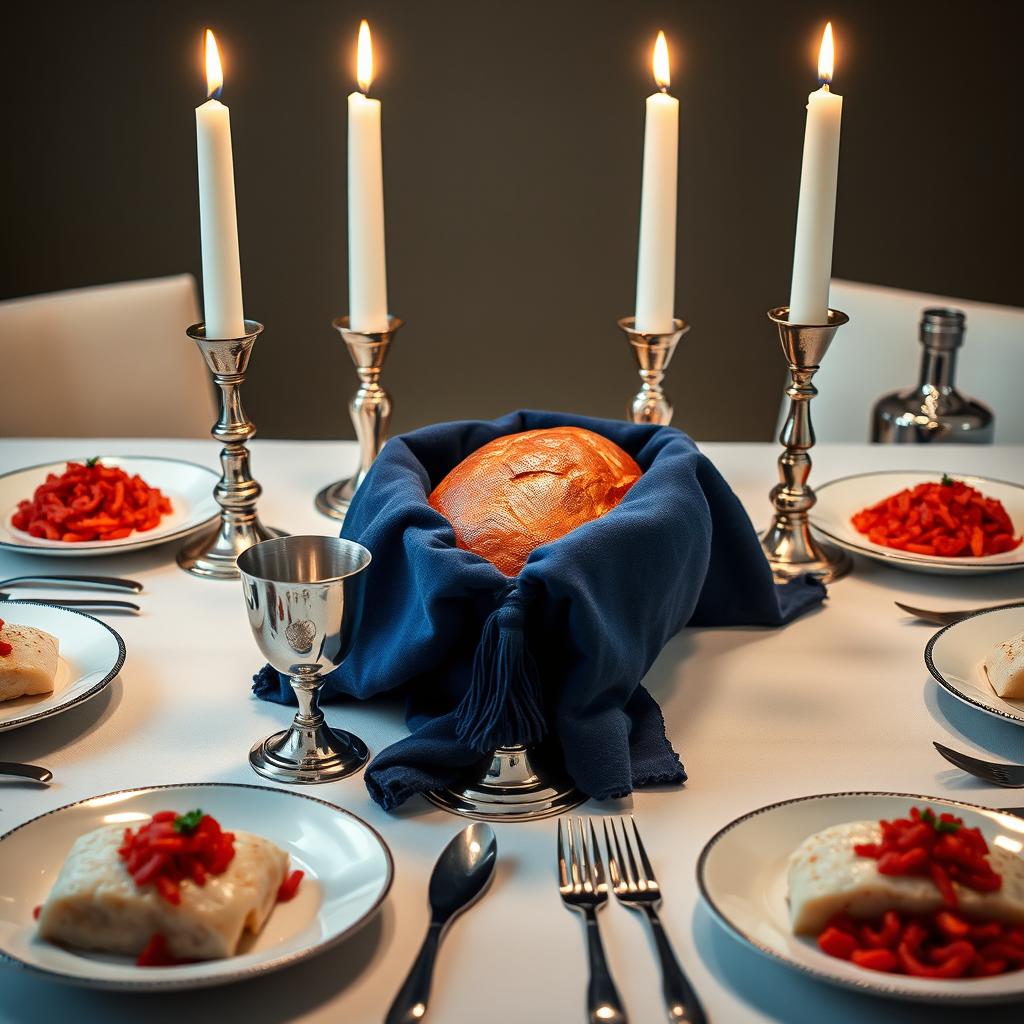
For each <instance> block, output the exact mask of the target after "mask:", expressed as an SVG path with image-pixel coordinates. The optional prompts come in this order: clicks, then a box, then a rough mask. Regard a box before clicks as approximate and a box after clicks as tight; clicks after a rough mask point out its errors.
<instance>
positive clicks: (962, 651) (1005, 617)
mask: <svg viewBox="0 0 1024 1024" xmlns="http://www.w3.org/2000/svg"><path fill="white" fill-rule="evenodd" d="M1021 630H1024V602H1021V603H1020V604H1019V605H1013V606H1012V607H1010V608H994V609H992V611H980V612H975V613H974V614H973V615H969V616H968V617H967V618H966V619H961V620H960V621H959V622H954V623H953V624H952V625H949V626H945V627H943V628H942V629H940V630H939V631H938V633H936V634H935V635H934V636H933V637H932V638H931V639H930V640H929V641H928V644H927V646H926V647H925V649H924V662H925V664H926V665H927V666H928V671H929V672H931V674H932V676H933V677H934V679H935V681H936V682H937V683H938V684H939V686H941V687H943V689H945V690H947V691H948V692H949V693H951V694H953V696H954V697H956V698H957V699H958V700H962V701H963V702H964V703H965V704H969V705H970V706H971V707H975V708H978V710H980V711H984V712H986V713H988V714H990V715H996V716H998V717H999V718H1005V719H1009V721H1011V722H1015V723H1016V724H1017V725H1024V701H1019V700H1003V698H1002V697H999V696H997V695H996V691H995V690H993V689H992V684H991V683H990V682H989V681H988V674H987V673H986V672H985V657H986V655H987V654H988V652H989V651H990V650H992V648H993V647H995V646H996V644H999V643H1002V642H1003V641H1004V640H1009V639H1010V637H1011V636H1015V635H1016V634H1017V633H1019V632H1021Z"/></svg>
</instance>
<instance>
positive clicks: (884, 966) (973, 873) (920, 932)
mask: <svg viewBox="0 0 1024 1024" xmlns="http://www.w3.org/2000/svg"><path fill="white" fill-rule="evenodd" d="M879 825H880V826H881V829H882V838H881V842H879V843H864V844H859V845H857V846H855V847H854V852H855V853H856V854H857V855H858V856H860V857H870V858H871V859H873V860H876V861H877V862H878V871H879V873H880V874H883V875H914V876H919V877H923V878H930V879H931V880H932V881H933V882H934V883H935V886H936V888H937V889H938V890H939V892H940V894H941V895H942V901H943V903H944V904H945V908H944V909H942V910H938V911H935V912H933V913H930V914H901V913H898V912H897V911H895V910H890V911H887V912H886V913H885V914H883V915H882V917H881V918H880V919H875V920H871V921H858V920H854V918H852V917H851V916H850V915H848V914H836V915H835V916H834V917H833V918H832V919H831V920H830V921H829V922H828V924H827V925H826V926H825V929H824V931H823V932H822V933H821V934H820V935H819V936H818V947H819V949H821V950H822V952H824V953H827V954H828V955H829V956H834V957H837V958H839V959H840V960H849V961H851V962H852V963H855V964H857V965H858V966H859V967H865V968H868V969H869V970H874V971H884V972H886V973H889V974H907V975H912V976H914V977H918V978H983V977H991V976H992V975H996V974H1004V973H1006V972H1008V971H1016V970H1020V968H1021V967H1024V926H1022V925H1009V924H1005V923H1004V922H1002V921H979V920H974V919H972V918H970V917H968V916H966V915H964V914H961V913H959V912H958V910H957V904H958V900H957V893H956V889H955V887H954V885H953V883H954V882H956V883H957V884H958V885H962V886H966V887H967V888H969V889H974V890H976V891H978V892H995V891H997V890H999V889H1000V888H1001V887H1002V883H1003V879H1002V876H1001V875H999V874H998V873H997V872H995V871H994V870H993V868H992V865H991V864H990V863H989V861H988V855H989V849H988V844H987V843H986V842H985V839H984V837H983V836H982V834H981V832H980V831H979V830H978V829H977V828H968V827H967V826H966V825H964V823H963V819H962V818H958V817H956V816H954V815H952V814H946V813H943V814H936V813H935V812H934V811H933V810H931V808H925V809H924V810H921V809H919V808H917V807H912V808H911V810H910V817H909V818H900V819H897V820H896V821H884V820H883V821H880V822H879Z"/></svg>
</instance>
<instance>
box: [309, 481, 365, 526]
mask: <svg viewBox="0 0 1024 1024" xmlns="http://www.w3.org/2000/svg"><path fill="white" fill-rule="evenodd" d="M355 493H356V477H354V476H350V477H349V478H348V479H347V480H338V481H336V482H335V483H333V484H328V485H327V486H326V487H325V488H324V489H323V490H322V491H321V492H320V493H319V494H318V495H317V496H316V509H317V511H318V512H322V513H323V514H324V515H325V516H330V517H331V519H339V520H342V519H344V518H345V514H346V513H347V512H348V507H349V505H350V504H351V503H352V497H353V495H354V494H355Z"/></svg>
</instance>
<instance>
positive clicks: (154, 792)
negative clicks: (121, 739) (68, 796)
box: [0, 783, 394, 990]
mask: <svg viewBox="0 0 1024 1024" xmlns="http://www.w3.org/2000/svg"><path fill="white" fill-rule="evenodd" d="M196 807H199V808H202V810H204V811H205V812H206V813H207V814H212V815H213V816H214V817H215V818H217V820H218V821H220V822H221V824H222V825H223V826H224V828H225V829H241V830H243V831H246V832H253V833H255V834H257V835H261V836H265V837H266V838H267V839H270V840H271V841H272V842H274V843H276V844H277V845H278V846H280V847H281V848H282V849H283V850H285V851H286V852H287V853H288V854H289V856H290V857H291V866H292V869H299V870H302V871H304V872H305V877H304V878H303V880H302V884H301V885H300V886H299V891H298V894H297V895H296V897H295V898H294V899H293V900H292V901H291V902H289V903H280V904H278V905H277V906H276V907H275V908H274V911H273V913H272V914H271V915H270V919H269V920H268V921H267V923H266V925H265V926H264V928H263V931H262V932H260V934H259V935H258V936H256V937H255V938H254V939H252V940H251V941H250V940H247V941H246V942H245V943H244V944H243V947H242V951H241V952H240V953H239V954H238V955H237V956H233V957H229V958H228V959H226V960H209V961H205V962H203V963H194V964H181V965H178V966H174V967H136V966H135V963H134V962H133V961H132V960H130V959H128V958H125V957H116V956H104V955H99V954H95V953H83V952H76V951H73V950H71V949H64V948H62V947H60V946H54V945H51V944H50V943H48V942H44V941H42V940H41V939H39V938H37V936H36V927H35V921H34V920H33V917H32V911H33V909H34V908H35V907H36V906H38V905H39V904H40V903H42V902H43V900H44V899H45V898H46V895H47V893H48V892H49V891H50V888H51V886H52V885H53V882H54V880H55V879H56V877H57V873H58V871H59V870H60V867H61V865H62V864H63V862H64V858H65V857H66V856H67V853H68V850H70V848H71V844H72V843H73V842H74V841H75V840H76V839H77V838H78V837H79V836H80V835H82V834H83V833H84V832H89V831H91V830H92V829H96V828H100V827H101V826H103V825H110V824H115V823H116V824H120V823H122V822H123V823H125V824H126V825H131V824H132V823H135V822H140V821H145V820H146V819H148V818H149V817H150V816H151V815H153V814H155V813H156V812H157V811H162V810H179V811H187V810H191V809H193V808H196ZM393 873H394V869H393V864H392V859H391V852H390V850H389V849H388V848H387V846H386V844H385V843H384V840H383V839H382V838H381V837H380V835H379V834H378V833H377V832H376V831H375V830H374V829H372V828H371V827H370V826H369V825H367V824H366V823H365V822H364V821H362V820H361V819H359V818H357V817H356V816H355V815H353V814H350V813H349V812H348V811H344V810H342V809H341V808H340V807H336V806H335V805H334V804H330V803H327V802H326V801H324V800H318V799H316V798H315V797H311V796H307V795H306V794H304V793H291V792H287V791H285V790H280V789H271V788H269V787H264V786H248V785H232V784H229V783H193V784H184V785H175V786H154V787H150V788H144V789H127V790H122V791H121V792H118V793H108V794H106V795H104V796H97V797H93V798H92V799H90V800H83V801H81V802H80V803H76V804H69V805H67V806H66V807H60V808H58V809H57V810H55V811H50V812H49V813H47V814H43V815H41V816H40V817H38V818H33V819H32V820H31V821H29V822H27V823H26V824H24V825H21V826H20V827H18V828H16V829H12V830H11V831H10V832H8V833H7V834H6V835H5V836H3V837H0V878H3V879H4V886H3V890H4V893H5V896H4V899H2V900H0V956H2V957H3V958H5V959H7V960H9V961H11V962H12V963H14V964H16V965H18V966H20V967H23V968H25V969H27V970H30V971H32V972H33V973H36V974H41V975H44V976H45V977H47V978H51V979H53V980H55V981H63V982H69V983H71V984H75V985H84V986H87V987H89V988H107V989H134V990H160V989H172V988H201V987H204V986H210V985H221V984H224V983H226V982H233V981H242V980H244V979H246V978H249V977H252V976H254V975H257V974H262V973H264V972H266V971H272V970H276V969H278V968H281V967H285V966H287V965H289V964H293V963H297V962H299V961H300V960H305V959H306V958H308V957H310V956H313V955H314V954H315V953H319V952H322V951H323V950H325V949H328V948H330V947H331V946H333V945H335V944H336V943H338V942H340V941H341V940H342V939H344V938H346V937H347V936H349V935H351V934H352V933H353V932H355V931H356V929H358V928H359V927H360V926H361V925H363V924H365V923H366V922H367V921H368V920H369V919H370V918H371V917H372V916H373V914H374V913H375V912H376V911H377V910H378V909H379V907H380V906H381V904H382V903H383V901H384V898H385V896H387V893H388V890H389V889H390V887H391V880H392V876H393Z"/></svg>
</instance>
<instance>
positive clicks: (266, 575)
mask: <svg viewBox="0 0 1024 1024" xmlns="http://www.w3.org/2000/svg"><path fill="white" fill-rule="evenodd" d="M369 564H370V552H369V551H367V550H366V548H364V547H363V546H362V545H360V544H356V543H354V542H353V541H350V540H341V539H340V538H338V537H281V538H278V539H276V540H268V541H264V542H263V543H261V544H255V545H253V546H252V547H251V548H249V549H248V550H247V551H244V552H243V553H242V554H241V555H239V557H238V568H239V570H240V571H241V574H242V591H243V593H244V595H245V606H246V609H247V611H248V613H249V625H250V627H251V628H252V632H253V636H254V637H255V638H256V643H257V644H258V646H259V649H260V650H261V651H262V652H263V656H264V657H265V658H266V659H267V661H269V662H270V664H271V666H272V667H273V668H275V669H277V671H278V672H283V673H284V674H285V675H287V676H288V677H289V679H290V682H291V685H292V689H293V690H294V691H295V696H296V697H297V698H298V702H299V710H298V712H297V713H296V715H295V720H294V721H293V722H292V724H291V726H290V728H288V729H286V730H285V731H284V732H279V733H275V734H274V735H273V736H269V737H267V739H265V740H260V741H258V742H257V743H256V744H255V745H254V746H253V748H252V749H251V750H250V751H249V764H250V765H251V766H252V768H253V770H254V771H255V772H257V773H258V774H259V775H263V776H266V778H268V779H274V780H276V781H277V782H290V783H316V782H333V781H335V780H336V779H343V778H344V777H345V776H346V775H351V774H352V773H353V772H355V771H358V770H359V769H360V768H362V767H363V765H364V764H366V759H367V757H368V756H369V751H368V750H367V747H366V744H365V743H364V742H363V741H362V740H361V739H359V737H358V736H353V735H352V733H349V732H345V731H343V730H335V729H332V728H331V727H330V726H329V725H328V724H327V723H326V722H325V721H324V715H323V712H322V711H321V710H320V688H321V687H322V686H323V677H324V675H325V674H326V673H328V672H331V671H332V670H333V669H335V668H337V667H338V666H339V665H340V664H341V663H342V662H343V661H344V660H345V658H346V656H347V655H348V653H349V650H350V649H351V647H352V641H353V640H354V638H355V634H356V631H357V630H358V628H359V620H360V616H361V612H362V607H363V597H364V581H365V576H364V575H363V570H364V569H366V567H367V566H368V565H369Z"/></svg>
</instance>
